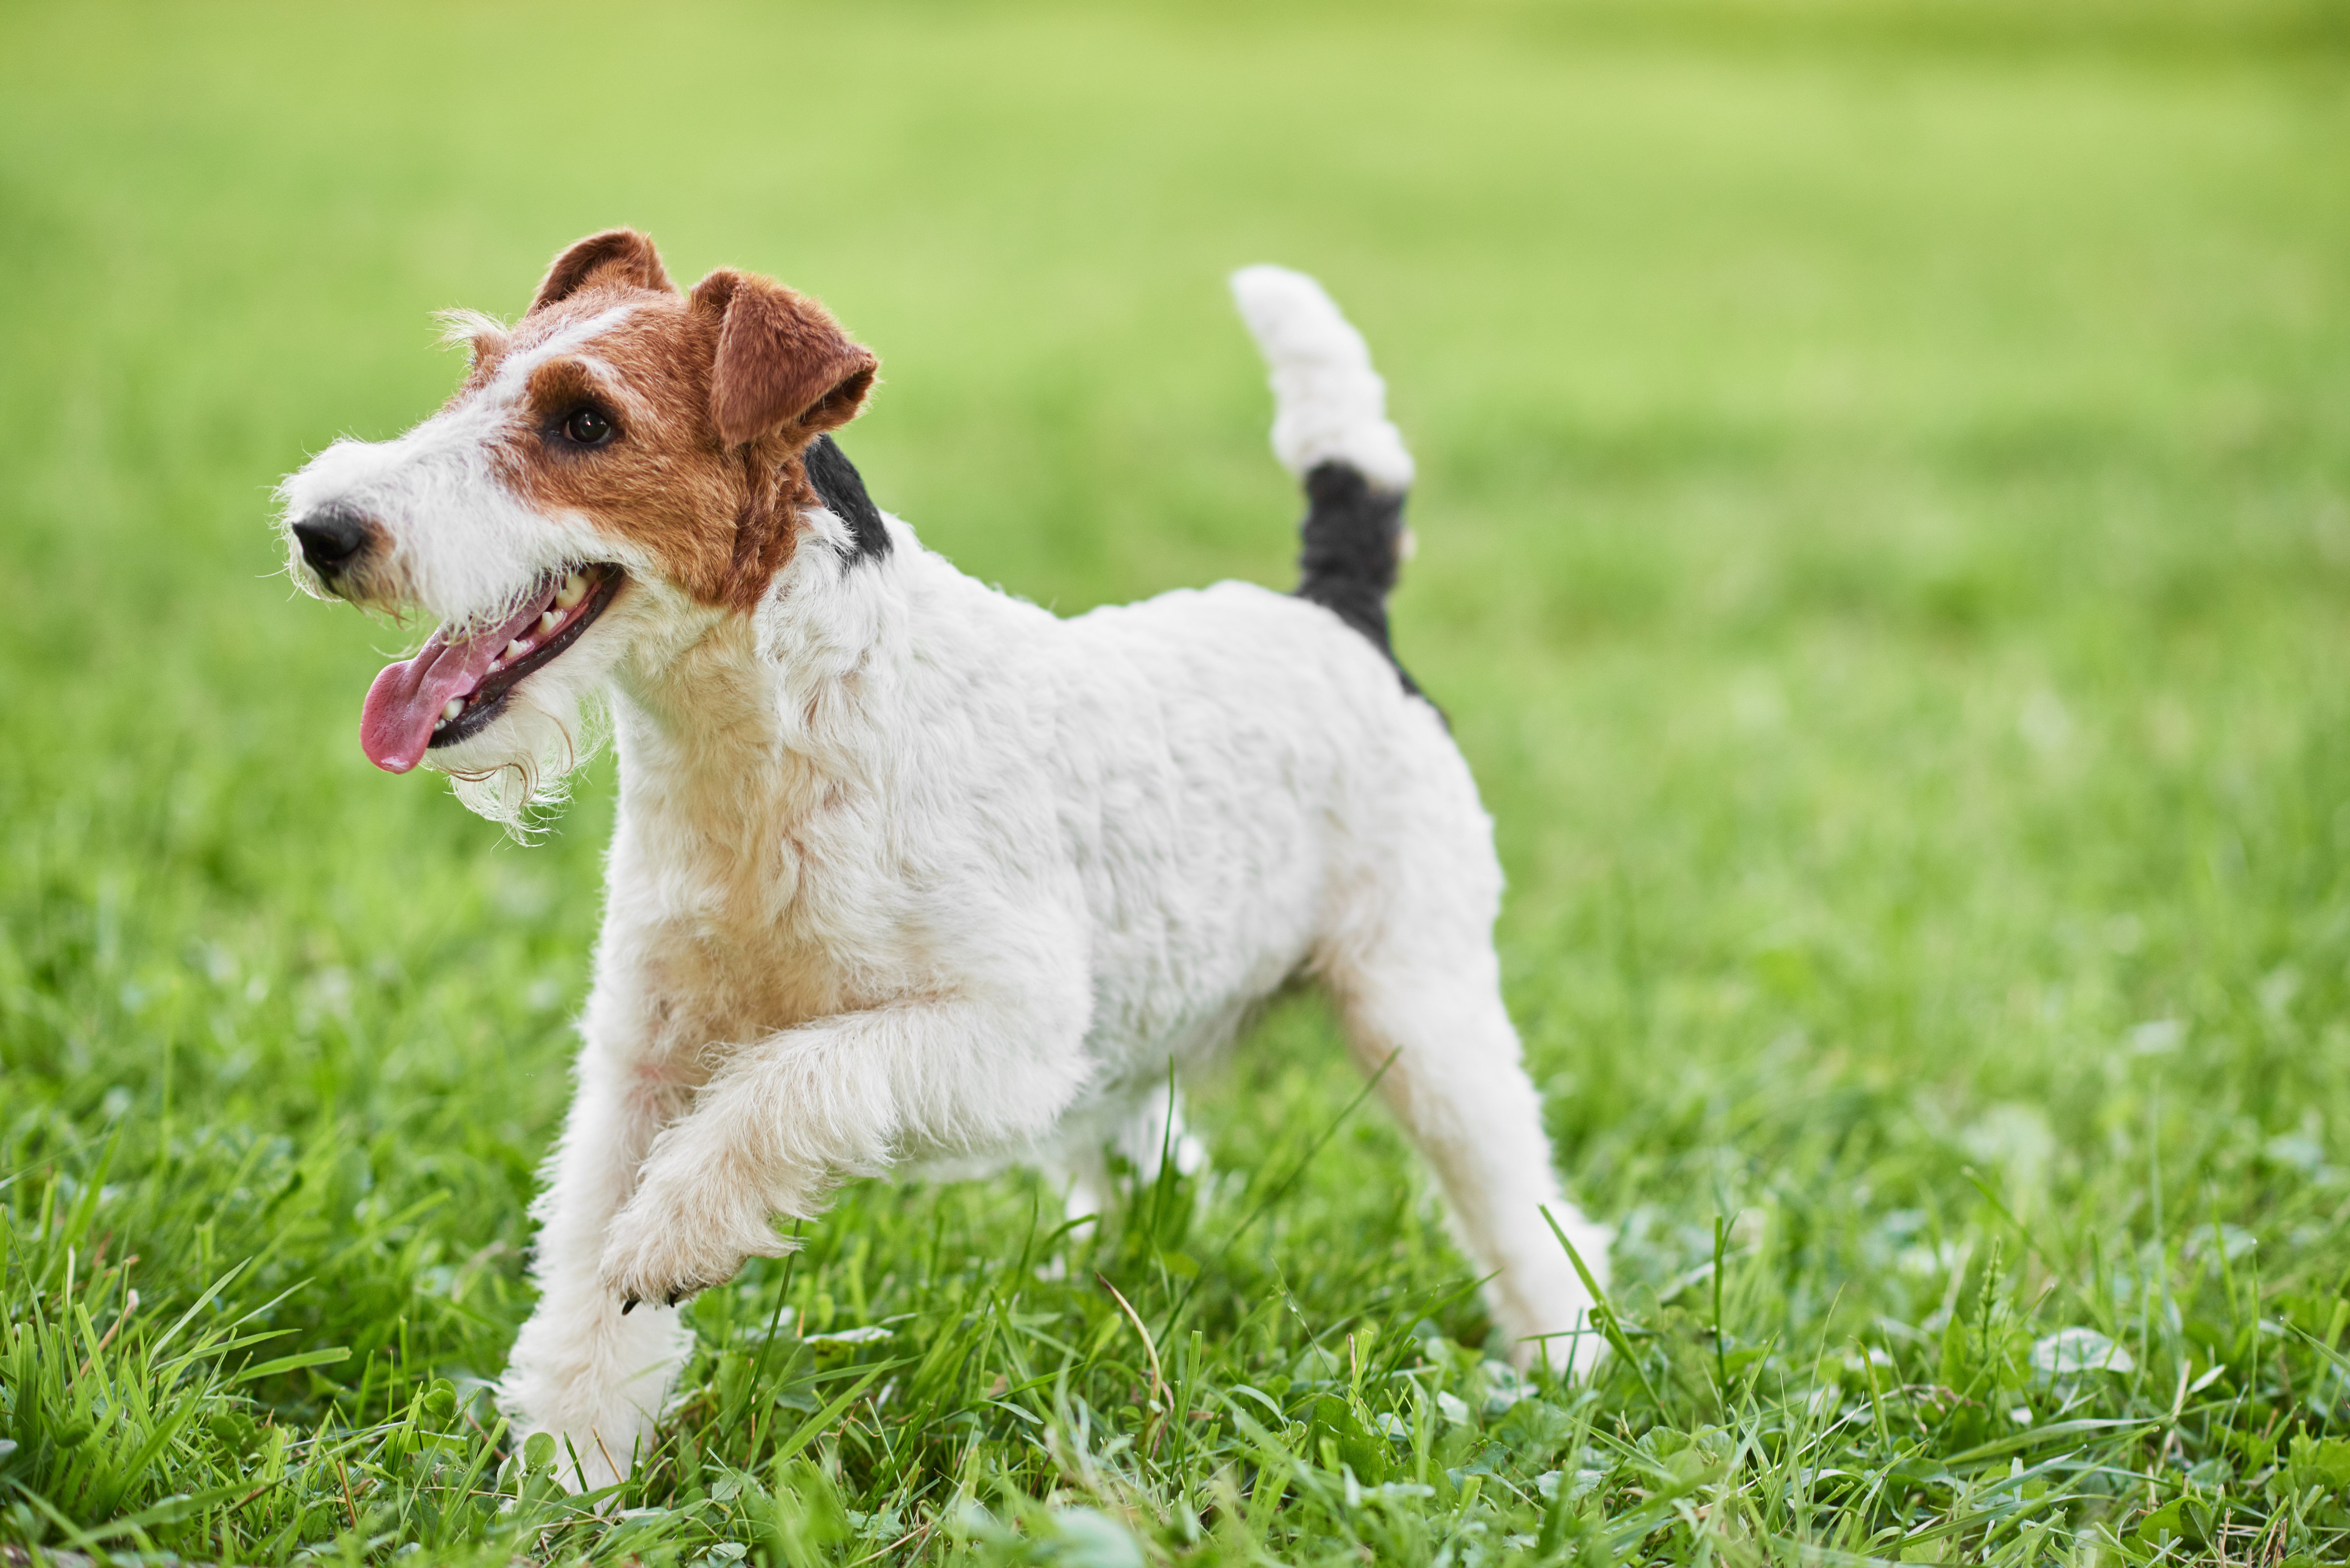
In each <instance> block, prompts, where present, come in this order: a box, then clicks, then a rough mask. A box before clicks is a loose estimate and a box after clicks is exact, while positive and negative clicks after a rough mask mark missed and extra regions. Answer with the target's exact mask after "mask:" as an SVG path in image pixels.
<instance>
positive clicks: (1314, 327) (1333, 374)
mask: <svg viewBox="0 0 2350 1568" xmlns="http://www.w3.org/2000/svg"><path fill="white" fill-rule="evenodd" d="M1232 302H1233V303H1234V304H1235V305H1237V306H1240V312H1241V319H1242V320H1243V321H1244V322H1246V323H1247V324H1248V329H1249V335H1250V336H1251V337H1254V338H1255V339H1256V346H1257V348H1258V350H1259V351H1260V352H1261V353H1263V355H1264V362H1265V364H1266V366H1267V367H1268V368H1269V369H1271V370H1272V372H1273V376H1272V379H1273V407H1274V414H1273V453H1274V456H1275V457H1277V458H1279V459H1280V460H1281V465H1282V466H1283V467H1284V468H1286V469H1287V470H1289V472H1292V473H1295V474H1296V475H1298V476H1299V477H1301V478H1303V477H1304V476H1305V474H1306V472H1309V471H1310V470H1312V469H1314V468H1315V467H1317V466H1319V465H1320V464H1322V463H1326V462H1343V463H1346V464H1347V465H1348V466H1349V467H1351V468H1353V469H1355V470H1356V471H1357V472H1359V473H1361V474H1362V476H1363V477H1364V478H1365V479H1367V480H1369V481H1370V482H1371V483H1372V484H1373V485H1374V486H1376V487H1377V488H1378V489H1381V490H1390V491H1393V490H1409V489H1410V488H1411V481H1412V472H1413V471H1412V465H1411V453H1410V452H1407V451H1406V450H1404V444H1403V435H1402V432H1400V431H1398V430H1397V429H1396V428H1395V426H1394V425H1392V424H1389V423H1388V412H1387V405H1388V387H1387V383H1386V382H1385V381H1382V380H1380V379H1379V373H1378V371H1377V370H1374V369H1371V351H1370V349H1369V348H1368V347H1367V346H1366V345H1365V344H1364V342H1363V335H1362V334H1361V333H1359V332H1357V331H1356V330H1355V329H1354V327H1351V326H1349V325H1348V324H1347V318H1346V317H1343V316H1341V315H1339V314H1338V307H1337V306H1336V305H1334V304H1332V303H1331V302H1330V296H1328V295H1326V294H1325V293H1323V292H1322V286H1321V285H1320V284H1318V283H1316V282H1315V281H1314V280H1313V279H1312V278H1310V277H1308V276H1306V275H1305V274H1304V273H1302V272H1292V271H1290V270H1289V269H1288V268H1287V267H1280V266H1247V267H1243V268H1241V270H1240V271H1238V272H1236V273H1234V274H1232Z"/></svg>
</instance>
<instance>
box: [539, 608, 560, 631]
mask: <svg viewBox="0 0 2350 1568" xmlns="http://www.w3.org/2000/svg"><path fill="white" fill-rule="evenodd" d="M562 624H563V618H562V617H561V616H559V615H557V614H556V613H555V612H554V611H553V610H542V611H541V612H540V613H539V617H538V629H539V630H540V631H542V632H547V631H553V630H554V629H555V628H556V627H558V626H560V625H562Z"/></svg>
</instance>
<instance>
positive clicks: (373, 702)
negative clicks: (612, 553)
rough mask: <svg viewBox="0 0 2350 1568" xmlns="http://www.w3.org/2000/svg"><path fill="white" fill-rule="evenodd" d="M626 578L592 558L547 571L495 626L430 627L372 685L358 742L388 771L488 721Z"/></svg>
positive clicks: (401, 769) (599, 611) (404, 768)
mask: <svg viewBox="0 0 2350 1568" xmlns="http://www.w3.org/2000/svg"><path fill="white" fill-rule="evenodd" d="M627 580H628V579H627V577H626V576H624V575H623V574H622V572H621V571H620V569H619V567H618V566H608V565H602V564H591V565H587V566H573V567H569V568H567V569H566V570H563V571H557V572H550V573H548V574H547V576H546V577H545V578H543V579H542V580H541V581H540V583H539V585H538V587H536V589H535V590H534V591H533V592H532V593H531V595H530V597H528V598H527V599H526V600H525V601H524V602H525V607H524V608H522V609H520V610H517V611H516V612H515V614H513V615H511V616H509V617H507V618H505V619H504V621H501V622H499V623H498V624H497V625H495V626H492V627H489V628H484V629H483V630H480V631H476V632H473V633H470V634H468V635H464V636H459V637H452V636H450V635H449V628H446V627H443V628H441V629H440V630H438V631H436V632H434V633H433V634H432V637H431V638H430V639H428V640H427V641H426V642H425V644H424V647H423V648H422V649H421V650H419V651H418V653H417V655H416V657H415V658H413V659H403V660H402V661H400V663H398V664H394V665H391V666H390V667H389V668H387V669H386V670H384V672H383V673H382V674H380V675H379V676H377V677H376V678H375V684H374V685H372V686H370V687H369V689H368V695H367V706H366V709H365V711H363V712H362V714H361V715H360V719H359V745H360V748H361V749H362V750H364V751H365V752H366V753H367V754H368V760H369V762H372V763H375V765H376V766H378V767H380V768H381V769H383V770H384V771H385V772H386V773H394V774H404V773H406V772H408V771H409V770H410V769H411V768H412V767H414V766H415V765H416V764H417V763H420V762H422V761H423V760H424V753H426V752H428V751H430V750H432V748H434V747H437V746H453V745H456V744H458V743H459V742H463V741H466V740H470V739H472V738H473V736H475V735H477V734H479V733H481V732H482V731H484V730H485V729H487V728H488V727H489V726H490V725H491V724H492V723H493V722H495V721H496V719H497V716H498V714H499V713H500V712H501V711H504V708H505V705H506V698H507V695H508V694H509V693H510V692H512V691H513V690H514V688H515V685H516V684H517V683H518V682H520V681H522V680H524V679H525V678H526V677H528V676H529V675H530V674H531V673H532V672H533V671H535V670H540V669H542V668H544V667H545V666H546V665H548V664H550V663H552V662H554V660H556V659H558V658H560V657H562V654H563V650H564V649H567V648H569V647H570V646H571V645H572V644H573V643H574V642H577V640H578V639H579V635H580V633H582V632H584V631H586V630H587V628H588V626H589V624H590V623H591V622H593V621H594V620H595V618H597V617H598V616H599V615H601V614H603V613H604V611H605V609H606V607H608V606H609V605H610V604H611V602H612V597H613V596H614V595H615V594H617V593H619V589H620V585H621V584H622V583H623V582H626V581H627Z"/></svg>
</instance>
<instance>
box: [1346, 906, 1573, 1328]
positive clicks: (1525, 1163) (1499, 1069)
mask: <svg viewBox="0 0 2350 1568" xmlns="http://www.w3.org/2000/svg"><path fill="white" fill-rule="evenodd" d="M1437 924H1438V922H1431V921H1429V920H1426V919H1421V920H1419V921H1417V922H1416V929H1411V930H1409V933H1408V935H1409V940H1408V941H1407V940H1405V939H1406V935H1407V933H1406V932H1403V931H1391V932H1390V933H1389V934H1388V935H1387V936H1386V937H1385V938H1383V940H1378V941H1377V942H1376V943H1375V944H1373V945H1372V946H1370V947H1368V948H1367V949H1361V948H1357V949H1353V950H1348V951H1347V952H1346V953H1344V954H1343V955H1342V956H1338V957H1336V958H1334V959H1331V960H1326V962H1325V964H1324V967H1323V976H1324V980H1325V982H1326V985H1327V986H1328V988H1329V991H1330V992H1331V996H1332V1000H1333V1001H1334V1002H1336V1005H1337V1008H1338V1012H1339V1015H1340V1018H1341V1019H1342V1021H1343V1022H1344V1023H1345V1026H1346V1031H1347V1044H1348V1047H1349V1049H1350V1051H1351V1053H1352V1054H1353V1055H1354V1058H1355V1061H1356V1063H1357V1064H1358V1065H1359V1066H1360V1067H1361V1068H1362V1069H1363V1070H1364V1071H1365V1072H1367V1073H1381V1076H1380V1078H1379V1085H1378V1086H1379V1093H1380V1095H1381V1096H1382V1097H1383V1098H1384V1099H1385V1100H1386V1102H1387V1104H1388V1106H1389V1108H1390V1109H1392V1110H1393V1111H1394V1113H1395V1115H1396V1116H1397V1118H1398V1119H1399V1121H1401V1122H1402V1123H1403V1125H1404V1127H1405V1129H1406V1130H1407V1131H1408V1132H1409V1134H1410V1136H1411V1138H1412V1141H1413V1142H1414V1143H1416V1144H1417V1145H1419V1149H1420V1152H1421V1153H1422V1154H1423V1155H1424V1156H1425V1157H1426V1158H1427V1159H1428V1162H1429V1164H1430V1165H1431V1166H1432V1167H1434V1168H1435V1171H1436V1177H1437V1180H1438V1181H1439V1182H1440V1184H1441V1186H1442V1187H1443V1189H1444V1196H1445V1199H1446V1202H1447V1204H1448V1206H1449V1208H1450V1210H1451V1221H1452V1230H1453V1233H1454V1235H1455V1237H1456V1238H1457V1239H1458V1240H1459V1241H1460V1243H1461V1250H1462V1251H1464V1252H1466V1253H1468V1255H1469V1257H1470V1259H1471V1262H1473V1263H1474V1264H1475V1266H1476V1268H1477V1270H1478V1272H1480V1273H1482V1274H1486V1275H1489V1276H1491V1277H1490V1279H1489V1280H1488V1282H1487V1284H1486V1287H1485V1290H1486V1299H1487V1301H1488V1302H1489V1303H1490V1304H1491V1305H1492V1311H1493V1316H1494V1319H1495V1321H1496V1322H1497V1323H1498V1324H1500V1326H1501V1328H1502V1330H1503V1333H1504V1334H1508V1335H1509V1336H1510V1338H1511V1339H1512V1341H1513V1355H1514V1358H1515V1359H1516V1360H1517V1362H1518V1364H1519V1365H1520V1366H1531V1365H1534V1364H1536V1363H1538V1362H1541V1361H1544V1360H1545V1359H1546V1360H1547V1361H1548V1363H1549V1364H1550V1365H1551V1366H1554V1367H1558V1368H1562V1369H1565V1368H1567V1367H1569V1366H1580V1367H1584V1368H1588V1367H1589V1366H1592V1365H1593V1363H1594V1362H1595V1361H1596V1359H1597V1356H1598V1353H1599V1344H1600V1342H1599V1340H1598V1337H1597V1335H1596V1334H1592V1333H1590V1332H1589V1330H1590V1329H1591V1327H1592V1323H1591V1318H1590V1307H1591V1304H1592V1303H1591V1297H1590V1293H1589V1292H1588V1291H1586V1289H1585V1288H1584V1285H1583V1282H1582V1281H1581V1279H1580V1278H1579V1277H1578V1276H1577V1275H1576V1273H1575V1267H1574V1265H1573V1263H1572V1262H1569V1261H1568V1258H1567V1255H1566V1252H1565V1249H1563V1248H1562V1247H1561V1246H1560V1245H1559V1243H1558V1240H1557V1238H1556V1237H1555V1236H1554V1235H1552V1233H1551V1230H1550V1226H1549V1225H1548V1224H1547V1223H1546V1222H1545V1221H1544V1219H1543V1212H1542V1211H1543V1210H1544V1209H1545V1208H1546V1209H1548V1210H1549V1211H1550V1213H1551V1216H1552V1217H1553V1218H1554V1219H1555V1220H1557V1222H1558V1225H1559V1228H1560V1229H1561V1230H1563V1231H1565V1233H1566V1234H1567V1236H1568V1237H1569V1238H1571V1239H1572V1240H1573V1241H1574V1242H1575V1249H1576V1251H1578V1252H1580V1253H1581V1254H1582V1257H1583V1259H1584V1262H1586V1264H1587V1265H1589V1267H1590V1268H1591V1270H1592V1272H1593V1273H1594V1274H1595V1275H1596V1278H1597V1279H1598V1280H1599V1282H1601V1284H1602V1285H1603V1287H1604V1286H1605V1284H1606V1282H1607V1240H1608V1239H1607V1232H1606V1231H1602V1230H1600V1229H1599V1228H1598V1227H1596V1226H1595V1225H1593V1224H1591V1223H1590V1222H1589V1221H1587V1220H1585V1219H1584V1218H1583V1216H1582V1214H1581V1213H1580V1212H1578V1211H1577V1210H1575V1206H1574V1205H1573V1204H1571V1203H1569V1202H1567V1201H1566V1199H1565V1197H1564V1196H1563V1195H1562V1193H1561V1192H1560V1190H1559V1184H1558V1179H1557V1177H1556V1175H1555V1173H1554V1171H1553V1169H1552V1166H1551V1148H1550V1140H1549V1139H1548V1138H1547V1137H1545V1136H1544V1133H1543V1126H1542V1104H1541V1100H1540V1098H1539V1096H1537V1095H1536V1094H1535V1092H1534V1085H1533V1084H1532V1083H1531V1082H1530V1081H1529V1080H1528V1079H1527V1077H1526V1073H1525V1069H1524V1067H1523V1064H1521V1061H1520V1053H1519V1045H1518V1036H1517V1031H1516V1030H1515V1029H1514V1028H1513V1026H1512V1025H1511V1023H1510V1016H1509V1013H1508V1012H1507V1011H1506V1010H1505V1009H1504V1008H1503V1004H1502V993H1501V985H1500V969H1499V964H1498V963H1497V961H1495V958H1494V955H1493V950H1492V945H1491V943H1490V941H1488V940H1485V939H1484V938H1483V936H1482V931H1480V932H1460V931H1458V930H1455V931H1454V932H1451V933H1447V932H1445V931H1443V930H1441V929H1431V928H1432V927H1434V926H1436V925H1437ZM1382 1068H1384V1071H1383V1072H1382Z"/></svg>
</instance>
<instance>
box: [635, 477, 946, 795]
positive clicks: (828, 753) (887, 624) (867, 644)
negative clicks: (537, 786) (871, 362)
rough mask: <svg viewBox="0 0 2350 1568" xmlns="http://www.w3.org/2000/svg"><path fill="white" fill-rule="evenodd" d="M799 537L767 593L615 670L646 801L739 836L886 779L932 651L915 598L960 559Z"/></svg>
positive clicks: (825, 533) (820, 534) (823, 528)
mask: <svg viewBox="0 0 2350 1568" xmlns="http://www.w3.org/2000/svg"><path fill="white" fill-rule="evenodd" d="M834 521H835V520H833V519H830V518H827V519H823V520H822V524H820V525H818V526H816V527H814V528H811V529H810V530H809V531H808V533H807V534H806V535H805V536H803V537H802V539H801V540H800V541H799V543H798V545H797V547H796V548H795V551H794V552H793V555H792V556H791V558H790V559H789V561H787V563H786V564H785V566H784V568H783V570H781V571H780V572H778V573H777V574H776V577H775V582H774V583H773V584H772V585H771V586H770V587H769V588H768V591H767V593H766V595H765V596H764V598H763V599H762V600H761V601H760V603H759V605H758V607H757V608H756V609H755V610H754V611H753V612H751V613H749V614H747V615H746V614H743V613H740V612H734V611H727V612H723V613H716V614H712V615H711V616H710V617H709V618H708V619H707V620H706V622H705V623H704V624H703V625H702V626H701V627H699V628H696V630H695V633H694V634H693V635H691V636H690V637H687V638H684V639H680V641H679V642H677V643H675V644H671V646H669V647H666V648H662V649H651V650H647V652H646V654H645V655H644V656H643V657H640V658H638V659H631V660H629V661H628V662H627V663H626V664H624V665H623V666H622V667H621V668H620V669H619V670H616V671H615V672H614V677H613V680H612V689H611V699H612V707H613V725H614V731H615V741H616V742H617V745H618V749H619V757H620V789H621V795H622V799H623V801H624V803H625V804H626V805H627V806H628V808H629V811H630V813H631V814H632V815H638V816H639V817H640V818H642V817H645V816H650V817H655V818H661V819H668V820H671V821H673V822H674V823H675V825H676V826H680V827H683V828H687V829H689V830H690V831H693V832H695V833H697V834H702V835H708V836H715V837H717V838H720V839H727V838H733V837H736V836H740V835H741V834H743V832H744V823H745V819H746V818H747V817H750V816H753V815H755V816H756V817H757V818H758V819H759V820H760V821H761V822H762V823H764V824H790V823H793V822H796V821H799V820H801V819H803V818H805V817H806V815H808V814H809V813H810V812H811V811H814V810H815V809H816V808H817V807H818V806H820V805H822V804H824V802H825V801H826V800H827V799H829V798H837V797H838V794H839V793H840V792H842V791H844V790H847V791H852V792H863V791H869V790H872V789H876V788H879V785H880V779H881V774H882V772H883V770H884V769H885V768H886V766H887V752H888V748H887V746H886V745H885V743H884V742H885V738H886V737H885V733H884V732H885V731H887V730H888V729H889V725H890V723H891V722H892V719H891V716H892V714H893V713H894V712H895V711H896V710H897V709H898V707H899V705H900V704H901V702H902V700H903V698H904V695H905V689H906V686H907V682H908V680H910V679H919V670H918V668H917V667H918V665H919V661H918V660H914V659H910V658H909V656H908V655H909V649H908V647H907V640H908V637H907V634H908V625H909V617H908V608H909V601H910V599H911V598H914V597H920V592H921V586H922V585H923V584H924V582H925V581H926V579H928V578H930V577H931V576H935V575H936V574H935V573H934V572H929V571H925V570H924V569H923V568H925V567H941V568H944V569H945V570H946V571H948V572H949V573H951V570H952V569H951V567H945V564H944V563H943V562H940V561H938V560H937V559H936V557H933V556H928V555H927V553H926V552H924V551H922V550H921V549H920V546H919V545H911V544H910V541H909V544H910V547H909V548H907V549H903V550H898V551H895V552H892V553H886V554H883V555H881V556H874V555H872V554H871V553H870V552H867V553H864V554H861V555H859V554H856V553H854V552H853V549H851V548H845V547H844V541H842V540H837V539H835V538H833V537H832V536H831V535H832V533H833V531H834V529H833V527H832V524H833V523H834Z"/></svg>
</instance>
